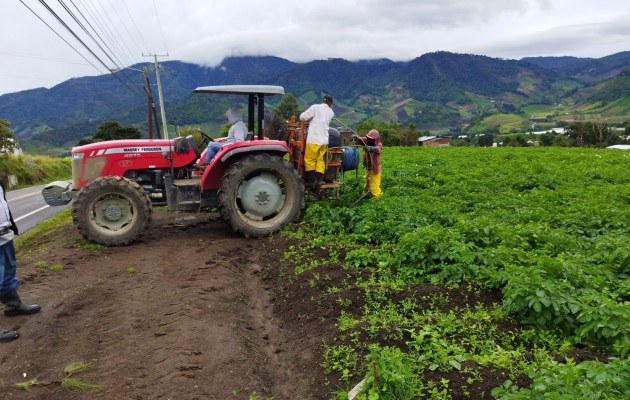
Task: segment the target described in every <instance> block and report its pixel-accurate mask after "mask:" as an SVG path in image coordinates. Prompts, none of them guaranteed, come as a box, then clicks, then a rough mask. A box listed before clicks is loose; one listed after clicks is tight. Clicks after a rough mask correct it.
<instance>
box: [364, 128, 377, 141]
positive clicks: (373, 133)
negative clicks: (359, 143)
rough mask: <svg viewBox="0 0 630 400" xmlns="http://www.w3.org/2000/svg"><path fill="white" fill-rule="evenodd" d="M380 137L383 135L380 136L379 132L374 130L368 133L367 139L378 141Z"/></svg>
mask: <svg viewBox="0 0 630 400" xmlns="http://www.w3.org/2000/svg"><path fill="white" fill-rule="evenodd" d="M380 136H381V135H379V134H378V131H377V130H376V129H372V130H370V131H369V132H368V134H367V135H366V136H365V137H367V138H368V139H373V140H376V139H379V138H380Z"/></svg>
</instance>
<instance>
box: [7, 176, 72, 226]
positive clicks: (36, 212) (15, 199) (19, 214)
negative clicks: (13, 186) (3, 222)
mask: <svg viewBox="0 0 630 400" xmlns="http://www.w3.org/2000/svg"><path fill="white" fill-rule="evenodd" d="M44 186H45V185H40V186H32V187H29V188H25V189H18V190H11V191H8V192H7V201H8V202H9V207H10V208H11V214H13V219H14V220H15V223H16V224H17V226H18V229H19V230H20V233H24V232H26V231H27V230H29V229H31V228H32V227H34V226H35V225H37V224H39V223H40V222H42V221H45V220H46V219H48V218H50V217H52V216H53V215H55V214H57V213H58V212H60V211H62V210H64V209H65V208H66V207H68V206H61V207H50V206H49V205H47V204H46V202H45V201H44V198H43V197H42V189H43V187H44Z"/></svg>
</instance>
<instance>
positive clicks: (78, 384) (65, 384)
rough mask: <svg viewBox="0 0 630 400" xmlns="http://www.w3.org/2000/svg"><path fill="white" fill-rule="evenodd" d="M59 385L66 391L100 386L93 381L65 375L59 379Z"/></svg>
mask: <svg viewBox="0 0 630 400" xmlns="http://www.w3.org/2000/svg"><path fill="white" fill-rule="evenodd" d="M61 387H62V388H64V389H65V390H68V391H74V390H91V389H98V388H99V387H100V386H99V385H97V384H94V383H89V382H85V381H83V380H81V379H77V378H71V377H65V378H63V380H62V381H61Z"/></svg>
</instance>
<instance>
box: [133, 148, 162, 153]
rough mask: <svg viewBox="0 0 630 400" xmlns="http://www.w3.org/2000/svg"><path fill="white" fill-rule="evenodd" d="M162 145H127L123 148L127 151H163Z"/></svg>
mask: <svg viewBox="0 0 630 400" xmlns="http://www.w3.org/2000/svg"><path fill="white" fill-rule="evenodd" d="M161 150H162V148H161V147H126V148H124V149H123V151H125V152H132V153H133V152H140V151H161Z"/></svg>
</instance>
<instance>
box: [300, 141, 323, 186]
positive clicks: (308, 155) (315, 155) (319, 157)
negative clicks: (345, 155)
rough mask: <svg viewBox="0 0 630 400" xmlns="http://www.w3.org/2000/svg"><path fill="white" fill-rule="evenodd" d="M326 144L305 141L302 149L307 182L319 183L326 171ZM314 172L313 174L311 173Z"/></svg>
mask: <svg viewBox="0 0 630 400" xmlns="http://www.w3.org/2000/svg"><path fill="white" fill-rule="evenodd" d="M326 149H327V146H326V145H321V144H314V143H307V144H306V149H304V171H305V172H306V175H307V176H306V179H305V180H306V182H307V184H311V185H313V184H314V185H317V184H321V182H322V180H323V178H324V173H325V172H326V163H325V162H324V156H325V155H326ZM313 173H314V174H315V175H314V176H313V175H311V174H313Z"/></svg>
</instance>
